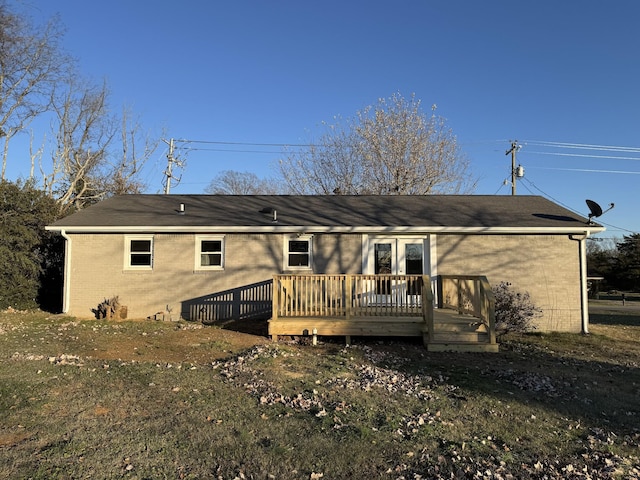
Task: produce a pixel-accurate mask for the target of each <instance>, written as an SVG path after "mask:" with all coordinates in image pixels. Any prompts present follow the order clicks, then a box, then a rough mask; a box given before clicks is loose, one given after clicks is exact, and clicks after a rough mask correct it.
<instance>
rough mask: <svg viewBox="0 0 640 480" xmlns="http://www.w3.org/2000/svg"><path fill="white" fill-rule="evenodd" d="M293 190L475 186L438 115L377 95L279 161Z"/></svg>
mask: <svg viewBox="0 0 640 480" xmlns="http://www.w3.org/2000/svg"><path fill="white" fill-rule="evenodd" d="M280 173H281V175H282V177H283V179H284V181H285V183H286V184H287V187H288V188H289V190H291V191H292V192H294V193H298V194H331V193H336V194H344V195H347V194H350V195H363V194H370V195H425V194H431V193H468V192H470V191H472V190H473V189H474V188H475V180H474V179H473V178H472V177H471V173H470V166H469V162H468V160H467V159H466V157H465V156H464V155H463V153H462V151H461V149H460V147H459V145H458V143H457V139H456V137H455V136H454V135H453V133H452V132H451V130H450V129H449V128H448V127H447V125H446V122H445V120H444V119H443V118H441V117H438V116H436V115H435V106H434V107H433V108H432V114H431V116H429V117H428V116H426V115H425V114H424V113H422V111H421V108H420V101H419V100H417V99H416V98H415V96H411V98H410V99H409V100H406V99H405V98H404V97H402V96H401V95H399V94H395V95H392V96H391V97H390V98H389V99H380V100H379V101H378V104H377V105H375V106H369V107H367V108H365V109H363V110H361V111H359V112H357V114H356V116H355V117H353V118H351V119H349V120H347V122H346V124H344V125H343V124H342V123H341V120H340V119H336V123H335V124H332V125H328V129H327V132H326V133H325V134H324V135H323V136H322V137H321V138H320V140H319V142H317V143H316V144H314V145H313V146H312V147H311V148H309V150H308V151H305V152H302V153H292V154H291V155H289V156H287V157H285V158H284V159H283V160H282V161H281V162H280Z"/></svg>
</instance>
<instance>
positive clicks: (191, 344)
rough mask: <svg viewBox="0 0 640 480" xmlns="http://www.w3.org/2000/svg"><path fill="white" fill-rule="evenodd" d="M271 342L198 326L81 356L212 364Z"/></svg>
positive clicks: (121, 339) (127, 338)
mask: <svg viewBox="0 0 640 480" xmlns="http://www.w3.org/2000/svg"><path fill="white" fill-rule="evenodd" d="M267 342H269V340H268V339H267V338H266V337H261V336H257V335H250V334H247V333H241V332H234V331H231V330H224V329H221V328H217V327H208V326H203V325H199V324H196V325H194V326H189V327H186V328H185V327H183V326H180V327H178V326H177V327H176V328H175V329H174V330H163V331H159V332H155V333H148V334H144V333H143V334H140V335H134V336H131V335H124V334H123V335H119V336H118V338H117V340H115V339H114V340H113V341H109V342H108V343H107V342H105V343H103V344H102V345H100V346H97V347H93V348H92V349H88V348H87V349H86V350H85V351H81V352H79V354H80V355H81V356H85V357H89V358H94V359H100V360H123V361H140V362H169V363H171V362H173V363H179V362H184V363H197V364H202V363H209V362H212V361H215V360H220V359H223V358H227V357H229V356H230V355H233V354H234V353H237V352H241V351H243V350H247V349H249V348H252V347H254V346H256V345H262V344H265V343H267Z"/></svg>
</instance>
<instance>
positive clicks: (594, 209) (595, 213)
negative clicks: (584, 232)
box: [587, 200, 602, 220]
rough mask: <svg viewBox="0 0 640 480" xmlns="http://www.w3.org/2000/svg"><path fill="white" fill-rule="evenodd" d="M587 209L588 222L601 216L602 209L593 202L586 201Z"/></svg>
mask: <svg viewBox="0 0 640 480" xmlns="http://www.w3.org/2000/svg"><path fill="white" fill-rule="evenodd" d="M587 207H589V210H590V212H589V220H591V218H592V217H599V216H600V215H602V207H601V206H600V205H598V204H597V203H596V202H594V201H593V200H587Z"/></svg>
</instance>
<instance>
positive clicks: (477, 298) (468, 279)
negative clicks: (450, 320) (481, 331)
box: [438, 275, 496, 343]
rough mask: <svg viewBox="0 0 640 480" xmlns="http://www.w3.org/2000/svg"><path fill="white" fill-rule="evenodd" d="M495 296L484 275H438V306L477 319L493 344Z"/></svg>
mask: <svg viewBox="0 0 640 480" xmlns="http://www.w3.org/2000/svg"><path fill="white" fill-rule="evenodd" d="M495 304H496V300H495V296H494V294H493V290H492V289H491V285H490V284H489V281H488V280H487V277H485V276H484V275H438V306H439V307H440V308H451V309H454V310H458V312H459V313H468V314H471V315H473V316H475V317H478V318H479V319H481V320H482V321H483V323H485V325H486V326H487V332H488V334H489V340H490V342H491V343H495V323H496V318H495Z"/></svg>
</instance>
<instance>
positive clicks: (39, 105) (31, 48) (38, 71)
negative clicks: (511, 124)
mask: <svg viewBox="0 0 640 480" xmlns="http://www.w3.org/2000/svg"><path fill="white" fill-rule="evenodd" d="M61 38H62V30H61V27H60V24H59V21H58V19H57V18H54V19H52V20H51V21H50V22H49V23H48V24H47V25H45V26H44V27H42V28H37V27H35V26H33V25H32V24H31V23H30V22H29V21H28V20H27V19H26V17H24V16H20V15H17V14H15V13H13V12H11V11H10V10H9V9H8V7H7V6H6V4H5V3H4V2H2V3H0V137H1V138H2V140H3V143H4V145H3V149H2V168H1V170H0V179H4V178H5V172H6V168H7V156H8V151H9V140H10V139H11V138H12V137H13V136H14V135H16V134H17V133H19V132H21V131H23V130H24V129H25V128H26V126H27V125H28V124H29V123H30V122H31V120H33V119H34V118H35V117H37V116H38V115H40V114H42V113H43V112H45V111H47V110H48V109H49V99H50V93H51V91H52V89H53V88H54V86H55V85H56V83H57V82H58V81H60V79H61V78H64V77H65V76H66V75H67V73H68V71H69V69H70V68H71V67H72V63H73V62H72V61H71V59H70V58H69V57H68V56H66V55H64V54H63V53H62V49H61V48H60V46H59V42H60V39H61Z"/></svg>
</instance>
